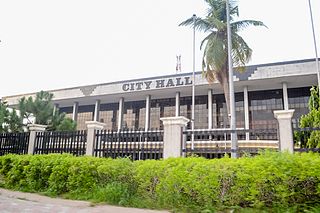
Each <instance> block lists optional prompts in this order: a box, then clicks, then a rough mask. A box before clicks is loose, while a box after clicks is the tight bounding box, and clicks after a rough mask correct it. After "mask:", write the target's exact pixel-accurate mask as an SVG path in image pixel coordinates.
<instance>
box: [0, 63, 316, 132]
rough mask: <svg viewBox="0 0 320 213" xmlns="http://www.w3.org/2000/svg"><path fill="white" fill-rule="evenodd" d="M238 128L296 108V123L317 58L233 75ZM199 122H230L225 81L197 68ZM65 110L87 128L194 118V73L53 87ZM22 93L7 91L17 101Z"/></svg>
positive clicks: (265, 123)
mask: <svg viewBox="0 0 320 213" xmlns="http://www.w3.org/2000/svg"><path fill="white" fill-rule="evenodd" d="M234 81H235V83H234V87H235V92H236V95H235V100H236V116H237V118H236V120H237V127H238V128H245V129H249V128H250V129H270V128H277V121H276V119H275V118H274V115H273V111H274V110H281V109H295V114H294V119H293V122H294V124H296V123H297V120H298V119H299V117H300V116H301V115H302V114H305V113H307V112H308V97H309V93H310V87H311V86H313V85H317V75H316V66H315V61H314V60H313V59H308V60H299V61H289V62H279V63H271V64H260V65H254V66H248V67H246V72H244V73H237V72H235V75H234ZM195 84H196V100H195V103H196V105H195V128H196V129H208V128H209V129H215V128H227V127H228V126H229V123H228V122H229V121H228V115H227V110H226V104H225V100H224V95H223V92H222V89H221V86H220V84H218V83H213V84H211V85H209V84H208V83H207V81H206V80H205V79H203V78H202V75H201V72H197V73H196V78H195ZM49 92H51V93H53V94H54V99H53V100H54V104H55V106H56V107H58V108H59V110H60V111H61V112H65V113H66V115H67V116H68V117H70V118H72V119H74V120H76V121H77V123H78V127H77V128H78V129H85V128H86V127H85V121H91V120H95V121H100V122H103V123H105V124H106V128H107V129H110V130H111V129H112V130H119V129H121V128H129V129H131V128H132V129H156V128H160V129H161V128H162V123H161V122H160V118H161V117H169V116H179V115H181V116H185V117H187V118H191V105H192V104H191V103H192V97H191V94H192V73H181V74H175V75H166V76H158V77H153V78H143V79H134V80H128V81H119V82H112V83H105V84H97V85H88V86H80V87H74V88H66V89H58V90H52V91H49ZM34 95H35V94H23V95H16V96H7V97H3V100H4V101H6V102H7V103H8V104H9V105H10V106H11V107H15V106H16V105H17V104H18V101H19V99H20V98H22V97H23V96H34Z"/></svg>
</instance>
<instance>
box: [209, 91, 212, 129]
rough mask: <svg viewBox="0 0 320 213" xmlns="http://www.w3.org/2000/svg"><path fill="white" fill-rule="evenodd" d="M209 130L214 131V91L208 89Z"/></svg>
mask: <svg viewBox="0 0 320 213" xmlns="http://www.w3.org/2000/svg"><path fill="white" fill-rule="evenodd" d="M208 129H212V89H208Z"/></svg>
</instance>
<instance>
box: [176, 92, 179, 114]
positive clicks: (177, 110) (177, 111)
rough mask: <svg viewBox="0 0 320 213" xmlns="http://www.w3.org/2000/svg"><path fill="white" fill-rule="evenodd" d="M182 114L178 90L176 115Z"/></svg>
mask: <svg viewBox="0 0 320 213" xmlns="http://www.w3.org/2000/svg"><path fill="white" fill-rule="evenodd" d="M178 116H180V92H176V117H178Z"/></svg>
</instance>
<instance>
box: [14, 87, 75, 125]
mask: <svg viewBox="0 0 320 213" xmlns="http://www.w3.org/2000/svg"><path fill="white" fill-rule="evenodd" d="M52 98H53V94H51V93H49V92H45V91H40V92H38V93H37V94H36V97H35V98H32V97H29V98H25V97H23V98H21V99H20V101H19V105H18V108H19V110H20V113H21V116H22V117H23V118H24V119H26V120H27V121H28V123H31V118H34V119H35V123H37V124H42V125H47V126H48V127H47V130H50V131H54V130H66V131H72V130H75V127H76V123H75V122H73V121H72V120H70V119H68V118H65V114H64V113H60V112H59V110H55V111H54V106H53V103H52Z"/></svg>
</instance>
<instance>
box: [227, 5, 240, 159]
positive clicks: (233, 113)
mask: <svg viewBox="0 0 320 213" xmlns="http://www.w3.org/2000/svg"><path fill="white" fill-rule="evenodd" d="M226 9H227V11H226V12H227V39H228V68H229V92H230V104H229V105H230V116H231V119H230V130H231V157H232V158H237V152H238V140H237V132H236V109H235V99H234V85H233V65H232V55H231V50H232V43H231V27H230V8H229V0H226Z"/></svg>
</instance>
